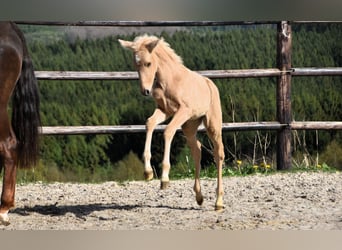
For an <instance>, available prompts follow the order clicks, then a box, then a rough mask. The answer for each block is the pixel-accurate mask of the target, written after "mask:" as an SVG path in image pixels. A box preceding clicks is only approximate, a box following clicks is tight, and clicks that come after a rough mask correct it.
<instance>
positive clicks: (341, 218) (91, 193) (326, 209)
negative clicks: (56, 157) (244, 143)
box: [0, 173, 342, 230]
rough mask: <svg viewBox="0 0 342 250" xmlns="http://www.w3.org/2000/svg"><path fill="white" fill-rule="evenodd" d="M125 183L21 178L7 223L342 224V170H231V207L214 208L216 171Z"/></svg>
mask: <svg viewBox="0 0 342 250" xmlns="http://www.w3.org/2000/svg"><path fill="white" fill-rule="evenodd" d="M193 182H194V181H193V180H190V179H189V180H177V181H171V183H170V184H171V185H170V187H169V188H168V189H167V190H160V189H159V186H160V183H159V181H158V180H153V181H151V182H144V181H139V182H136V181H132V182H127V183H124V184H119V183H116V182H106V183H102V184H72V183H53V184H44V183H34V184H24V185H19V184H18V185H17V191H16V208H14V209H13V210H11V212H10V214H9V215H10V220H11V224H10V225H9V226H0V229H4V230H28V229H34V230H49V229H53V230H74V229H79V230H83V229H95V230H112V229H138V230H140V229H154V230H155V229H181V230H183V229H184V230H208V229H209V230H210V229H216V230H220V229H224V230H241V229H243V230H244V229H274V230H279V229H280V230H281V229H320V230H332V229H342V185H341V184H342V174H341V173H277V174H273V175H268V176H264V175H254V176H247V177H226V178H224V189H225V195H224V202H225V209H224V210H223V211H220V212H216V211H214V203H215V188H216V180H215V179H203V180H202V181H201V185H202V192H203V195H204V196H205V200H204V204H203V205H202V206H201V207H200V206H198V205H197V203H196V201H195V196H194V192H193V191H192V186H193Z"/></svg>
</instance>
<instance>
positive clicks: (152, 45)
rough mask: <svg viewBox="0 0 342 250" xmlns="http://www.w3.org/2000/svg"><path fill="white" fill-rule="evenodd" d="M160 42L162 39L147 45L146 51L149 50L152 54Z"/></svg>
mask: <svg viewBox="0 0 342 250" xmlns="http://www.w3.org/2000/svg"><path fill="white" fill-rule="evenodd" d="M159 41H160V39H156V40H154V41H152V42H150V43H148V44H146V45H145V46H146V49H147V50H148V52H150V53H151V52H152V50H153V49H154V48H155V47H156V46H157V44H158V42H159Z"/></svg>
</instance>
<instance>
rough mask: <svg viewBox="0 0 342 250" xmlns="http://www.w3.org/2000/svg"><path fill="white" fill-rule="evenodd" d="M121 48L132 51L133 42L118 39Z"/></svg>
mask: <svg viewBox="0 0 342 250" xmlns="http://www.w3.org/2000/svg"><path fill="white" fill-rule="evenodd" d="M118 41H119V43H120V44H121V46H122V47H124V48H126V49H131V50H133V42H130V41H125V40H121V39H118Z"/></svg>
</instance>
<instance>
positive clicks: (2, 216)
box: [0, 138, 17, 225]
mask: <svg viewBox="0 0 342 250" xmlns="http://www.w3.org/2000/svg"><path fill="white" fill-rule="evenodd" d="M1 154H2V157H3V165H4V174H3V184H2V194H1V205H0V223H2V224H4V225H8V224H9V218H8V211H9V209H10V208H12V207H14V195H15V184H16V174H17V155H16V142H15V139H13V138H9V139H8V140H7V142H6V143H5V144H3V146H2V151H1Z"/></svg>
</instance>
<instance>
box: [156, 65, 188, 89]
mask: <svg viewBox="0 0 342 250" xmlns="http://www.w3.org/2000/svg"><path fill="white" fill-rule="evenodd" d="M186 71H188V68H186V67H185V66H184V65H183V64H181V63H174V62H170V63H167V62H163V63H162V64H160V67H159V68H158V71H157V74H156V77H157V80H158V81H159V83H160V84H161V85H164V86H167V85H168V84H172V83H173V82H174V81H179V79H180V78H182V76H184V74H185V73H186Z"/></svg>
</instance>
